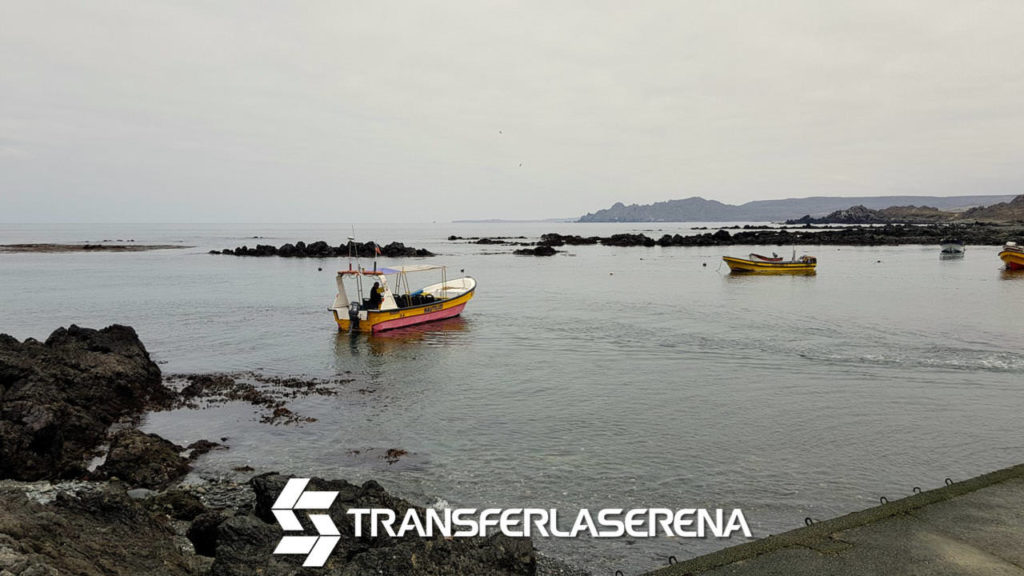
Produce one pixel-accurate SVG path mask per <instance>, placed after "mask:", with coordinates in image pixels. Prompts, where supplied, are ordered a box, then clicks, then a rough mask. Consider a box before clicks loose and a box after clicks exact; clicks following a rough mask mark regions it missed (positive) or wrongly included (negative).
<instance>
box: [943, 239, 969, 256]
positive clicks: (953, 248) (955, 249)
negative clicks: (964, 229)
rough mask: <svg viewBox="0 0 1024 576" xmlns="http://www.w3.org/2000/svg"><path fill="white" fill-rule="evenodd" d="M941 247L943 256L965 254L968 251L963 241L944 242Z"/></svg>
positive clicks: (951, 240)
mask: <svg viewBox="0 0 1024 576" xmlns="http://www.w3.org/2000/svg"><path fill="white" fill-rule="evenodd" d="M940 246H941V247H942V254H963V253H964V252H965V251H966V249H967V247H966V245H965V244H964V241H963V240H956V239H953V238H950V239H947V240H943V241H942V242H941V243H940Z"/></svg>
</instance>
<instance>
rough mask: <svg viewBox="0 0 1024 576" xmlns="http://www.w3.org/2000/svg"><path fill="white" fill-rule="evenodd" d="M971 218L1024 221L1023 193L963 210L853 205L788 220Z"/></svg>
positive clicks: (868, 221)
mask: <svg viewBox="0 0 1024 576" xmlns="http://www.w3.org/2000/svg"><path fill="white" fill-rule="evenodd" d="M971 220H974V221H978V220H981V221H987V222H1024V196H1017V197H1016V198H1014V199H1013V200H1011V201H1010V202H1000V203H999V204H993V205H992V206H984V207H978V208H971V209H969V210H965V211H963V212H952V211H949V212H945V211H942V210H939V209H937V208H932V207H930V206H891V207H889V208H883V209H881V210H872V209H871V208H866V207H864V206H853V207H852V208H847V209H845V210H836V211H835V212H832V213H831V214H829V215H828V216H824V217H822V218H814V217H812V216H810V215H807V216H804V217H803V218H798V219H795V220H786V224H940V223H944V222H953V221H971Z"/></svg>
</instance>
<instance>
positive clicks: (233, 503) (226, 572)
mask: <svg viewBox="0 0 1024 576" xmlns="http://www.w3.org/2000/svg"><path fill="white" fill-rule="evenodd" d="M176 378H177V383H178V384H177V385H175V386H172V387H168V386H165V385H164V383H163V379H162V375H161V373H160V369H159V368H158V367H157V365H156V364H155V363H154V362H153V361H152V360H151V359H150V357H149V354H148V352H147V351H146V349H145V347H144V346H143V344H142V342H140V341H139V339H138V336H137V335H136V333H135V331H134V330H133V329H131V328H130V327H127V326H119V325H114V326H110V327H108V328H104V329H103V330H92V329H87V328H79V327H77V326H71V327H69V328H67V329H64V328H61V329H58V330H57V331H55V332H54V333H53V334H52V335H51V336H50V337H49V338H47V340H46V341H45V342H38V341H36V340H33V339H28V340H26V341H24V342H19V341H18V340H16V339H15V338H12V337H10V336H7V335H0V398H2V399H3V403H2V404H0V510H2V511H3V512H2V513H0V574H3V575H4V576H7V575H8V574H11V575H21V576H35V575H49V574H63V573H74V574H83V575H94V574H95V575H100V574H124V575H136V574H167V575H210V576H234V575H242V574H246V575H248V574H257V573H258V574H264V575H268V576H276V575H281V576H284V575H293V574H317V575H346V576H355V575H360V574H378V575H380V574H383V575H396V576H397V575H414V576H415V575H422V576H427V575H431V576H434V575H453V576H454V575H457V574H479V575H482V576H489V575H499V574H502V575H511V574H516V575H518V574H523V575H532V574H538V573H541V574H579V572H578V571H574V570H572V569H570V568H567V567H563V566H562V565H560V564H559V563H557V562H553V561H551V560H550V559H544V560H541V561H540V562H538V556H537V555H536V554H535V552H534V549H533V545H532V541H531V540H530V539H528V538H508V537H505V536H503V535H500V534H498V535H492V536H488V537H477V538H456V539H444V538H443V537H441V536H437V537H434V538H420V537H415V536H406V537H402V538H383V537H369V536H367V535H365V534H364V535H363V536H361V537H359V538H356V537H355V536H354V526H353V524H352V518H353V517H352V516H350V515H348V514H346V511H347V510H348V509H349V508H352V507H360V508H374V507H376V508H390V509H392V510H395V511H396V512H398V513H399V514H401V513H404V511H405V510H408V509H409V508H411V507H413V505H412V504H411V503H409V502H407V501H405V500H403V499H401V498H398V497H396V496H393V495H391V494H389V493H388V492H387V491H385V490H384V489H383V488H382V487H381V486H380V485H379V484H377V483H376V482H374V481H372V480H371V481H368V482H365V483H363V484H362V485H354V484H351V483H349V482H346V481H344V480H324V479H318V478H314V479H312V480H311V482H310V487H311V488H312V489H314V490H331V491H336V492H338V493H339V496H338V498H337V499H336V500H335V502H334V504H332V506H331V508H330V510H329V512H328V514H329V515H330V517H331V519H332V520H333V521H334V523H335V525H336V526H337V527H338V530H339V532H340V534H341V541H340V542H339V544H338V547H337V549H335V551H334V553H333V554H332V555H331V556H330V559H329V561H328V563H327V565H326V566H325V567H324V568H317V569H304V568H303V567H302V561H303V556H301V555H299V556H295V555H275V554H273V551H274V549H275V547H276V546H277V544H278V542H279V541H280V539H281V537H282V535H283V531H282V529H281V527H280V526H279V525H278V524H277V521H276V519H275V516H274V515H273V514H272V512H271V509H270V508H271V505H272V503H273V502H274V501H275V500H276V498H277V496H278V495H279V493H280V491H281V489H282V488H283V486H284V484H285V483H286V482H287V480H288V478H287V477H285V476H281V475H279V474H276V473H273V472H267V473H263V474H259V475H257V476H254V477H253V478H251V479H250V480H249V481H248V482H244V483H235V482H231V481H205V482H198V483H196V482H183V479H184V478H185V475H186V474H187V473H188V472H189V470H190V469H191V464H192V462H193V461H194V460H195V459H196V458H201V457H202V454H204V453H206V452H207V451H209V450H211V449H223V448H225V447H223V446H220V444H219V443H217V442H211V441H208V440H202V441H199V442H196V443H194V444H192V445H190V446H188V447H182V446H177V445H175V444H173V443H171V442H169V441H167V440H165V439H163V438H160V437H159V436H157V435H154V434H145V433H143V432H141V431H139V430H137V429H136V428H134V427H133V426H132V424H133V423H137V422H138V419H139V418H140V416H141V415H142V414H143V413H144V412H146V411H149V410H162V409H169V408H174V407H181V406H187V405H190V403H195V402H198V401H201V400H205V401H216V399H217V398H223V399H225V400H243V401H248V402H250V403H252V404H254V405H256V406H258V407H259V408H260V409H261V410H264V411H266V412H267V413H268V414H269V415H270V416H271V417H272V418H273V417H276V418H277V419H278V421H279V422H281V423H288V422H294V421H296V418H299V417H298V416H296V415H289V414H290V412H289V413H284V412H282V411H281V410H282V409H284V410H287V408H286V407H285V406H284V399H286V398H289V397H293V396H294V395H296V394H323V393H329V392H327V391H329V390H330V386H329V384H330V383H325V382H319V381H313V382H304V381H300V380H293V379H281V380H280V381H277V382H265V383H266V384H268V386H269V388H268V387H258V386H254V385H253V384H252V383H251V382H247V381H245V379H243V378H236V377H233V376H230V375H196V376H179V377H176ZM175 388H180V389H175ZM269 389H273V390H277V392H270V391H268V390H269ZM90 459H93V461H94V462H97V463H98V465H90V464H89V460H90ZM300 518H301V520H302V521H303V523H304V527H305V528H306V529H308V530H312V526H311V525H309V522H308V519H306V518H304V517H303V515H301V514H300ZM314 533H315V532H314ZM538 566H540V568H538Z"/></svg>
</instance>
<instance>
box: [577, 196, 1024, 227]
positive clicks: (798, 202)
mask: <svg viewBox="0 0 1024 576" xmlns="http://www.w3.org/2000/svg"><path fill="white" fill-rule="evenodd" d="M1013 199H1014V197H1013V196H1012V195H1002V196H946V197H944V196H865V197H838V198H828V197H823V196H814V197H810V198H788V199H785V200H757V201H754V202H747V203H746V204H740V205H738V206H737V205H733V204H724V203H722V202H718V201H716V200H706V199H704V198H701V197H699V196H694V197H691V198H684V199H681V200H668V201H665V202H655V203H654V204H630V205H628V206H627V205H625V204H623V203H621V202H616V203H615V204H614V205H613V206H612V207H611V208H606V209H604V210H598V211H597V212H592V213H589V214H586V215H585V216H582V217H581V218H580V219H579V222H780V221H783V220H789V219H793V218H800V217H801V216H803V215H808V216H810V217H812V218H820V217H822V216H825V215H826V214H830V213H832V212H835V211H837V210H847V209H849V208H850V207H851V206H863V207H864V208H866V209H870V210H882V209H886V208H889V207H892V206H909V205H916V204H923V205H926V206H929V207H933V208H934V209H935V210H939V211H948V212H951V213H962V216H964V217H969V218H976V219H983V218H982V217H980V216H968V214H969V212H970V210H971V209H975V208H981V207H992V205H997V204H998V203H1009V202H1011V201H1012V200H1013Z"/></svg>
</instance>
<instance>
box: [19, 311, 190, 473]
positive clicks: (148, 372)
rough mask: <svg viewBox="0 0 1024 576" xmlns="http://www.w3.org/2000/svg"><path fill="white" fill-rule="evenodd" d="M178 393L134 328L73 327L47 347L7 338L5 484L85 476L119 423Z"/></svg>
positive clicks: (58, 332)
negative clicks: (90, 458) (97, 450)
mask: <svg viewBox="0 0 1024 576" xmlns="http://www.w3.org/2000/svg"><path fill="white" fill-rule="evenodd" d="M172 394H173V393H172V392H171V391H170V390H168V389H167V388H165V387H164V386H163V385H162V384H161V381H160V369H159V368H158V367H157V365H156V364H155V363H154V362H153V361H152V360H151V359H150V357H149V353H147V352H146V348H145V346H143V345H142V342H140V341H139V338H138V336H137V335H136V334H135V331H134V330H132V329H131V328H130V327H127V326H120V325H113V326H109V327H107V328H104V329H103V330H92V329H88V328H79V327H78V326H74V325H72V326H71V327H69V328H67V329H64V328H60V329H58V330H56V331H54V333H53V334H51V335H50V337H49V338H47V340H46V342H45V343H40V342H38V341H36V340H33V339H31V338H30V339H28V340H26V341H25V342H18V341H17V340H16V339H14V338H12V337H10V336H7V335H0V398H2V399H3V402H2V404H0V478H15V479H19V480H38V479H42V478H57V477H73V476H79V475H82V474H83V473H84V470H83V469H82V466H83V465H84V462H85V460H86V458H87V456H89V455H91V451H92V450H93V449H94V448H95V447H96V446H98V445H99V444H101V443H102V441H103V439H104V438H105V436H106V432H107V429H108V428H109V427H110V425H111V424H113V423H114V422H115V421H116V420H118V419H119V418H122V417H124V416H130V415H136V414H140V413H141V412H142V411H143V410H145V409H146V408H149V407H152V406H156V405H164V404H166V403H168V402H169V400H170V398H171V396H172Z"/></svg>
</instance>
